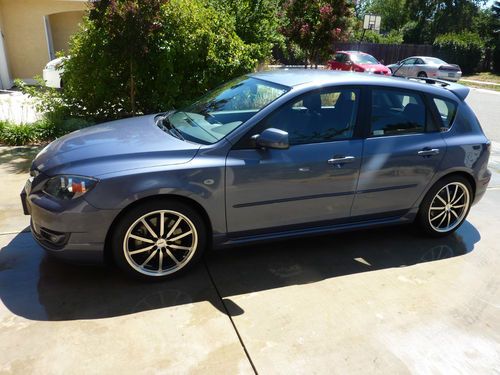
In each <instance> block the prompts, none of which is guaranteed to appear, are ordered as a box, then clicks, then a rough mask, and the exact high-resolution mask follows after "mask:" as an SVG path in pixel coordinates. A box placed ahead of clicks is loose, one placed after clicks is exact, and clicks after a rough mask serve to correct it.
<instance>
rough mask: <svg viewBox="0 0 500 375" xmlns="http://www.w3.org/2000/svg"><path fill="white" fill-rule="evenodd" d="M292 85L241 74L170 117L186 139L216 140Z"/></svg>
mask: <svg viewBox="0 0 500 375" xmlns="http://www.w3.org/2000/svg"><path fill="white" fill-rule="evenodd" d="M288 89H289V88H288V87H284V86H280V85H277V84H274V83H271V82H266V81H262V80H259V79H256V78H249V77H246V76H244V77H240V78H237V79H235V80H232V81H230V82H228V83H226V84H224V85H222V86H220V87H219V88H217V89H215V90H213V91H211V92H209V93H208V94H206V95H205V96H203V97H202V98H201V99H199V100H198V101H196V102H195V103H193V104H191V105H190V106H188V107H186V108H184V109H181V110H179V111H176V112H174V113H172V114H171V115H170V116H168V118H167V120H168V123H169V125H170V126H171V127H173V128H174V129H175V130H176V131H177V132H179V133H180V134H181V135H182V138H184V139H186V140H189V141H193V142H197V143H203V144H211V143H215V142H217V141H219V140H220V139H222V138H224V137H225V136H226V135H228V134H229V133H230V132H232V131H233V130H234V129H236V128H237V127H239V126H240V125H241V124H243V123H244V122H245V121H247V120H248V119H250V118H251V117H252V116H254V115H255V114H256V113H257V112H259V111H260V110H261V109H263V108H264V107H265V106H267V105H268V104H269V103H271V102H272V101H274V100H276V99H277V98H278V97H280V96H281V95H283V94H284V93H285V92H286V91H288Z"/></svg>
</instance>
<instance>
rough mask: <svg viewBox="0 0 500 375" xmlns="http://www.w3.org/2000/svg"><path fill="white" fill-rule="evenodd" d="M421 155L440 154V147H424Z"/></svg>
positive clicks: (420, 152)
mask: <svg viewBox="0 0 500 375" xmlns="http://www.w3.org/2000/svg"><path fill="white" fill-rule="evenodd" d="M418 154H419V155H420V156H432V155H437V154H439V148H428V147H426V148H424V149H423V150H420V151H419V152H418Z"/></svg>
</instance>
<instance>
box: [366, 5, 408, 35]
mask: <svg viewBox="0 0 500 375" xmlns="http://www.w3.org/2000/svg"><path fill="white" fill-rule="evenodd" d="M365 13H366V14H368V13H371V14H376V15H379V16H381V17H382V29H383V30H384V31H392V30H400V29H401V28H402V27H403V26H404V25H405V24H406V23H407V22H408V21H409V20H410V13H409V12H408V8H407V5H406V1H405V0H372V1H370V2H369V3H368V5H367V6H366V10H365Z"/></svg>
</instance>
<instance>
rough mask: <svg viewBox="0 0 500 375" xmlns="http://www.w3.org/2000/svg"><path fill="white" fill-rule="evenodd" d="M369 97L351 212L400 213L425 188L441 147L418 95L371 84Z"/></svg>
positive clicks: (440, 158) (441, 149)
mask: <svg viewBox="0 0 500 375" xmlns="http://www.w3.org/2000/svg"><path fill="white" fill-rule="evenodd" d="M370 98H371V105H370V110H371V114H370V116H369V121H368V123H369V124H368V125H369V128H368V129H366V139H365V140H364V145H363V160H362V163H361V171H360V176H359V182H358V188H357V191H356V196H355V198H354V203H353V208H352V216H364V215H373V214H387V215H390V214H401V213H402V212H404V211H407V210H409V209H410V208H412V207H413V205H414V204H415V202H416V201H417V199H418V197H419V196H420V195H421V194H422V193H423V192H424V191H425V190H426V187H427V186H428V185H429V183H430V181H431V180H432V178H433V176H434V174H435V173H436V170H437V168H438V166H439V164H440V162H441V160H442V158H443V155H444V154H445V152H446V145H445V142H444V139H443V137H442V134H441V132H440V131H439V127H438V126H436V125H435V124H436V121H435V119H434V117H433V116H432V114H431V111H430V110H429V108H428V107H427V99H426V98H425V97H424V96H422V95H421V94H420V93H418V92H414V91H406V90H401V89H390V88H373V89H372V90H371V95H370Z"/></svg>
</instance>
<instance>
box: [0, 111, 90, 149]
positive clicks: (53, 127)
mask: <svg viewBox="0 0 500 375" xmlns="http://www.w3.org/2000/svg"><path fill="white" fill-rule="evenodd" d="M90 125H92V123H91V122H88V121H86V120H83V119H75V118H68V119H62V118H55V117H53V116H52V117H51V116H45V117H44V118H43V119H42V120H39V121H36V122H34V123H32V124H13V123H10V122H8V121H0V144H5V145H8V146H22V145H29V144H38V143H46V142H50V141H52V140H54V139H55V138H58V137H61V136H63V135H65V134H67V133H71V132H73V131H75V130H78V129H82V128H85V127H87V126H90Z"/></svg>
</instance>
